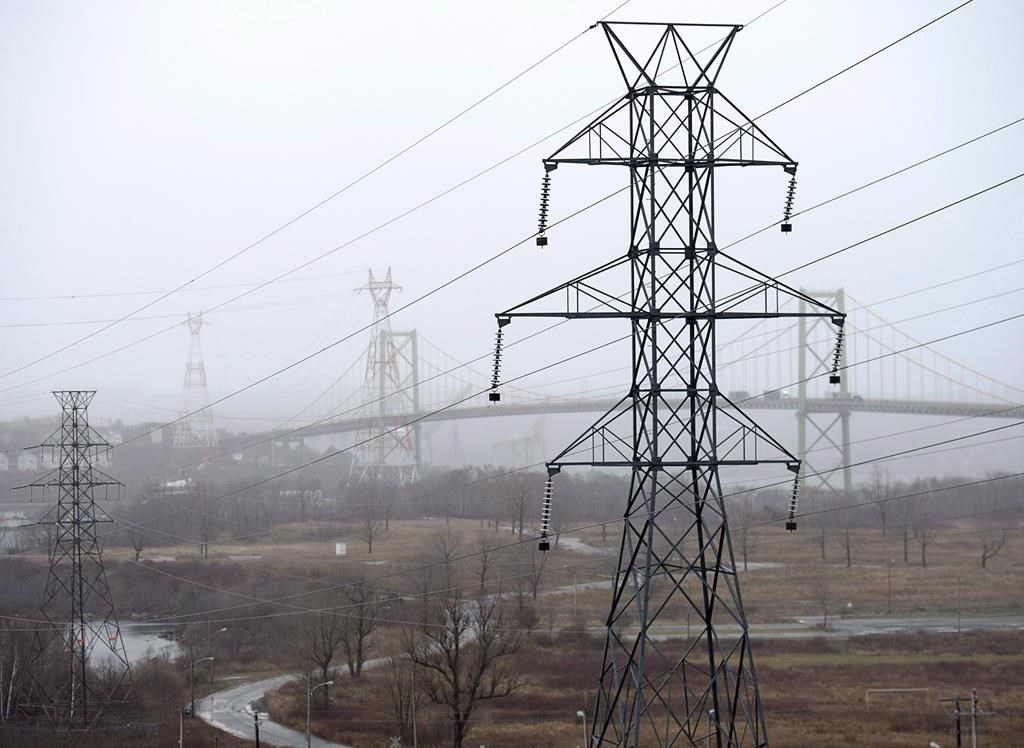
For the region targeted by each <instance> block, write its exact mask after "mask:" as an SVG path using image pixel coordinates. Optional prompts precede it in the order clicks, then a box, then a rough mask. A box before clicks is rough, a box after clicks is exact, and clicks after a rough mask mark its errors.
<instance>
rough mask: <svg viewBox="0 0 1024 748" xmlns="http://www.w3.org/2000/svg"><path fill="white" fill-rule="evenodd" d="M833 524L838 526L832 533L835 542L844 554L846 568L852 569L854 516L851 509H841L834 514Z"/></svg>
mask: <svg viewBox="0 0 1024 748" xmlns="http://www.w3.org/2000/svg"><path fill="white" fill-rule="evenodd" d="M835 515H836V516H835V518H834V520H835V523H836V525H837V526H838V527H837V528H836V531H835V533H834V535H835V538H836V542H837V543H839V545H840V546H841V547H842V549H843V551H844V552H845V554H846V568H847V569H850V568H852V567H853V523H854V519H855V514H854V511H853V510H852V509H849V508H841V509H839V511H837V512H835Z"/></svg>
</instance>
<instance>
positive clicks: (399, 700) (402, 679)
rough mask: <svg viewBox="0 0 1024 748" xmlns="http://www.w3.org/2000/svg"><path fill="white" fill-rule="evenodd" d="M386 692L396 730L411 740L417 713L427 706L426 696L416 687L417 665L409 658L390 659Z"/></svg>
mask: <svg viewBox="0 0 1024 748" xmlns="http://www.w3.org/2000/svg"><path fill="white" fill-rule="evenodd" d="M384 690H385V691H386V692H387V695H388V701H389V702H390V703H391V715H392V717H393V718H394V720H395V729H396V730H398V734H399V735H400V736H401V737H402V738H403V739H409V738H411V737H412V735H413V726H414V724H415V723H414V720H415V719H416V713H417V712H419V711H422V709H423V707H424V706H425V705H426V695H425V694H424V693H423V691H422V690H421V689H419V688H417V687H416V665H414V664H413V662H412V661H411V660H409V659H408V658H407V657H392V658H390V659H389V660H388V663H387V666H386V668H385V670H384ZM411 742H412V741H410V743H411Z"/></svg>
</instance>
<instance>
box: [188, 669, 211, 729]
mask: <svg viewBox="0 0 1024 748" xmlns="http://www.w3.org/2000/svg"><path fill="white" fill-rule="evenodd" d="M204 662H213V658H212V657H203V658H202V659H199V660H193V659H192V658H191V657H189V665H188V690H189V694H190V697H191V701H192V708H191V711H190V712H189V716H190V717H194V716H196V665H199V664H202V663H204Z"/></svg>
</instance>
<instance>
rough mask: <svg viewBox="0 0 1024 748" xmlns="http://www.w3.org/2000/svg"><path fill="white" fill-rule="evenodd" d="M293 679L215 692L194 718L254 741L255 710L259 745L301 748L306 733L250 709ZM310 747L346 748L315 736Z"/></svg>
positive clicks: (284, 677) (280, 678)
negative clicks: (257, 716) (258, 719)
mask: <svg viewBox="0 0 1024 748" xmlns="http://www.w3.org/2000/svg"><path fill="white" fill-rule="evenodd" d="M367 664H369V663H367ZM294 677H295V675H294V674H293V673H289V674H287V675H277V676H274V677H273V678H263V679H261V680H257V681H252V682H250V683H242V684H240V685H237V686H233V687H231V688H228V689H226V690H224V691H217V693H214V694H211V695H210V696H207V697H206V698H204V699H197V700H196V716H197V717H199V718H200V719H201V720H203V721H204V722H206V723H208V724H210V725H212V726H213V727H215V728H217V729H218V730H221V731H223V732H226V733H230V734H231V735H234V736H235V737H238V738H245V739H246V740H252V739H253V738H254V737H255V731H254V720H253V711H254V709H258V710H259V718H260V744H261V745H276V746H285V748H303V747H304V746H305V745H306V735H305V733H302V732H299V731H298V730H292V729H291V728H290V727H285V726H284V725H279V724H277V723H276V722H272V721H271V720H270V717H269V715H267V713H266V712H265V711H263V707H262V705H259V706H257V707H254V706H253V704H254V703H255V702H258V701H261V700H262V699H263V694H265V693H266V692H267V691H273V690H274V689H275V688H280V687H281V686H283V685H284V684H285V683H287V682H288V681H290V680H292V679H293V678H294ZM311 745H312V746H313V748H348V746H344V745H342V744H341V743H331V742H329V741H327V740H323V739H321V738H318V737H316V736H315V735H314V736H313V739H312V741H311Z"/></svg>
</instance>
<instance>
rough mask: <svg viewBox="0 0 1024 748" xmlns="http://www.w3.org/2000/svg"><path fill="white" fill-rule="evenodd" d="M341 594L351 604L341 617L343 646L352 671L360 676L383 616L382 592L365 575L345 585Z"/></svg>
mask: <svg viewBox="0 0 1024 748" xmlns="http://www.w3.org/2000/svg"><path fill="white" fill-rule="evenodd" d="M342 595H343V596H344V598H345V600H346V601H347V603H348V604H347V605H346V606H345V610H344V615H343V619H342V620H343V621H344V624H343V626H342V638H341V647H342V649H343V650H344V652H345V659H346V661H347V663H348V672H349V675H351V676H352V677H353V678H358V677H359V676H360V675H362V673H363V663H364V662H366V654H367V652H369V650H370V649H371V646H372V639H371V637H372V635H373V632H374V630H375V629H376V628H377V623H378V621H379V618H380V608H381V596H380V593H379V592H377V590H375V589H373V588H371V587H370V586H369V585H368V584H367V583H366V580H365V579H361V580H359V581H358V582H356V583H354V584H351V585H349V586H347V587H344V588H342Z"/></svg>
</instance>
